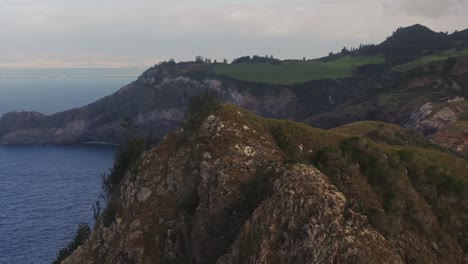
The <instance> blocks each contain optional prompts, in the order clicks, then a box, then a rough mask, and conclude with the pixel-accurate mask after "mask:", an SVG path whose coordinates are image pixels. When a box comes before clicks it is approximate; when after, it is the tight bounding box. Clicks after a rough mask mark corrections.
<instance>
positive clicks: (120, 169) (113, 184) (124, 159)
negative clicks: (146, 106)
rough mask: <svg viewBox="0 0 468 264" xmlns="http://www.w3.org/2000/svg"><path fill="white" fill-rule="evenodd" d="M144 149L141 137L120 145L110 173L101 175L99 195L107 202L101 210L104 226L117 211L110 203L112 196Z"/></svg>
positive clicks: (110, 221)
mask: <svg viewBox="0 0 468 264" xmlns="http://www.w3.org/2000/svg"><path fill="white" fill-rule="evenodd" d="M144 151H145V140H143V139H134V140H131V141H130V142H129V143H128V144H127V145H122V146H121V147H120V148H119V151H118V152H117V154H116V156H115V159H114V160H115V161H114V166H113V167H112V169H110V173H109V174H104V175H102V176H101V177H102V193H101V197H102V198H103V199H104V200H105V201H106V202H107V207H106V209H105V210H104V212H103V221H104V225H105V226H108V225H109V224H110V223H112V221H113V220H114V218H115V214H116V211H117V210H116V208H115V203H112V196H113V195H114V193H115V191H116V189H117V187H118V186H119V185H120V183H121V182H122V180H123V179H124V177H125V175H126V173H127V172H128V171H129V170H131V169H132V168H133V167H134V166H135V164H136V163H137V161H138V160H139V159H140V157H141V155H142V154H143V152H144Z"/></svg>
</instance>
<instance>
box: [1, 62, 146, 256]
mask: <svg viewBox="0 0 468 264" xmlns="http://www.w3.org/2000/svg"><path fill="white" fill-rule="evenodd" d="M140 72H141V71H140V70H138V69H137V70H135V69H130V70H121V69H120V70H119V69H95V70H93V69H86V70H83V69H60V70H19V71H18V70H10V71H9V70H1V69H0V115H2V114H4V113H6V112H8V111H13V110H14V111H31V110H33V111H38V112H41V113H44V114H52V113H56V112H59V111H63V110H67V109H70V108H74V107H79V106H83V105H86V104H89V103H91V102H93V101H95V100H97V99H99V98H102V97H104V96H106V95H109V94H111V93H113V92H115V91H117V90H118V89H119V88H121V87H123V86H124V85H126V84H128V83H130V82H132V81H133V80H135V79H136V78H137V76H138V75H139V73H140ZM116 150H117V148H116V147H115V146H105V145H66V146H16V145H14V146H13V145H0V264H4V263H8V264H10V263H12V264H23V263H24V264H29V263H35V264H36V263H39V264H40V263H51V262H52V261H53V260H54V258H55V256H56V254H57V253H58V251H59V250H60V249H61V248H62V247H65V246H66V245H67V244H68V243H69V242H70V241H71V240H72V238H73V237H74V234H75V231H76V228H77V227H78V224H80V223H87V224H89V225H90V226H92V224H93V222H94V219H93V210H92V206H93V204H94V202H95V201H96V200H97V199H99V194H100V192H101V174H102V173H106V172H108V169H109V168H110V167H111V166H112V163H113V157H114V154H115V152H116Z"/></svg>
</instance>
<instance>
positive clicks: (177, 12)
mask: <svg viewBox="0 0 468 264" xmlns="http://www.w3.org/2000/svg"><path fill="white" fill-rule="evenodd" d="M467 14H468V0H388V1H383V0H354V1H350V0H283V1H278V0H249V1H247V0H0V68H56V67H93V66H97V67H126V66H134V65H136V66H146V65H152V64H155V63H157V62H159V61H161V60H167V59H169V58H175V59H176V60H189V59H193V58H194V57H195V55H203V56H205V57H210V58H213V59H218V60H221V59H223V58H228V59H232V58H234V57H237V56H241V55H253V54H259V55H265V54H273V55H275V56H276V57H279V58H302V57H307V58H315V57H320V56H323V55H326V54H328V52H330V51H337V50H339V49H340V48H341V47H343V46H344V45H346V46H357V45H359V43H379V42H381V41H383V40H384V39H385V37H386V36H388V35H389V34H391V33H392V31H393V30H395V29H396V28H397V27H399V26H408V25H412V24H415V23H420V24H423V25H426V26H428V27H430V28H432V29H434V30H436V31H449V32H453V31H454V30H456V29H465V28H468V19H467Z"/></svg>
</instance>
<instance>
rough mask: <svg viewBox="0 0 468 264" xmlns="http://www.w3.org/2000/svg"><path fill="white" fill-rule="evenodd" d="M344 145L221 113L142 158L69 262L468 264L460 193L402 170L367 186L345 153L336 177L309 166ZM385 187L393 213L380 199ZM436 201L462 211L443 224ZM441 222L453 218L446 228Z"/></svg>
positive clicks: (457, 164) (297, 128)
mask: <svg viewBox="0 0 468 264" xmlns="http://www.w3.org/2000/svg"><path fill="white" fill-rule="evenodd" d="M347 138H348V137H347V136H345V135H344V134H334V133H332V132H326V131H323V130H318V129H312V128H308V127H306V126H304V125H299V124H296V123H293V122H287V121H273V120H266V119H262V118H260V117H255V116H252V115H251V114H249V113H247V112H244V111H242V110H240V109H238V108H236V107H234V106H226V107H224V108H223V109H222V110H220V111H218V112H216V113H215V114H213V115H210V116H209V117H208V118H206V120H205V121H204V122H203V124H202V125H201V127H200V128H199V129H198V130H197V131H194V132H193V131H190V132H189V131H183V130H178V131H177V132H175V133H171V134H169V135H168V136H167V137H166V138H165V139H164V140H163V141H162V142H161V143H160V145H159V146H157V147H155V148H153V149H152V150H150V151H148V152H146V153H145V154H143V156H142V157H141V162H140V163H139V166H138V168H137V169H136V170H132V171H130V172H129V173H128V174H127V176H126V177H125V179H124V180H123V182H122V183H121V184H120V187H119V188H118V190H117V191H116V193H114V195H113V198H112V201H111V204H113V209H112V212H110V211H109V209H108V210H106V212H105V213H104V215H103V216H101V217H100V218H99V220H98V221H97V223H96V225H95V227H94V231H93V232H92V235H91V237H90V239H89V240H88V241H87V242H86V243H85V244H84V245H82V246H81V247H79V248H78V249H77V250H76V251H75V252H74V253H73V254H72V255H71V256H70V257H68V258H67V259H66V260H65V261H64V262H63V263H66V264H74V263H96V264H97V263H99V264H102V263H408V262H411V263H462V262H463V260H465V261H466V260H467V256H466V255H465V256H464V254H466V251H464V250H466V246H467V245H468V243H467V241H466V239H465V238H466V236H465V238H463V234H464V232H466V229H465V231H462V229H463V226H465V227H466V220H467V218H466V216H467V210H466V209H467V208H466V207H467V206H466V204H467V203H466V201H467V200H466V197H465V196H464V195H461V196H451V195H449V196H444V195H440V196H436V197H434V198H433V199H435V200H432V199H431V200H430V202H429V200H427V201H426V200H425V199H426V198H425V197H426V196H424V195H425V193H424V192H422V193H420V192H418V191H416V190H415V189H414V187H413V185H412V184H411V181H412V179H411V177H415V176H410V174H411V173H410V172H408V170H407V169H406V168H405V167H399V165H398V166H397V165H392V166H393V168H394V169H392V172H393V173H394V176H395V177H393V178H394V179H388V181H395V183H394V185H395V186H394V187H389V186H388V185H385V184H383V183H382V182H385V181H382V180H379V181H378V182H375V181H374V180H372V178H369V179H366V178H365V177H364V176H363V174H361V173H363V172H362V171H361V169H360V168H359V166H357V165H350V166H349V169H350V170H349V171H346V170H342V169H340V168H341V167H340V166H342V165H338V164H342V163H343V161H338V160H339V159H338V157H337V159H336V162H337V163H336V164H337V165H335V166H333V169H334V170H332V169H331V170H327V169H326V168H325V167H323V170H322V171H321V170H319V169H317V167H315V166H312V165H308V164H311V160H312V161H313V163H314V164H322V163H321V162H320V161H321V160H325V159H324V158H323V157H324V156H323V153H322V152H323V151H324V150H327V149H330V148H331V147H332V146H335V147H336V146H339V144H344V143H340V142H344V141H343V140H347ZM346 144H347V145H346V146H348V145H349V144H348V143H346ZM363 146H366V147H369V146H373V147H372V148H377V149H380V148H381V147H379V146H380V145H376V144H375V143H372V142H368V143H366V144H365V145H363ZM387 149H389V148H388V147H382V151H387ZM392 151H395V153H400V152H402V151H413V150H412V148H405V147H401V148H400V147H392ZM320 153H322V154H320ZM383 153H384V152H382V153H381V154H379V157H380V156H382V157H381V160H382V161H388V162H389V163H390V164H393V163H394V162H395V161H394V160H393V159H394V158H393V156H392V155H394V154H390V153H388V154H383ZM385 153H386V152H385ZM333 155H335V154H333ZM442 156H443V157H444V158H445V159H452V161H453V162H452V163H451V164H450V166H451V168H457V170H458V169H460V168H462V169H461V170H462V171H463V169H468V163H467V162H466V161H463V160H460V159H457V158H454V157H453V158H449V156H448V155H447V154H442V153H436V152H433V153H432V154H431V155H430V157H431V158H436V159H440V157H442ZM291 157H295V159H296V160H297V161H299V163H297V162H292V159H291ZM318 157H321V158H318ZM438 157H439V158H438ZM405 159H406V160H409V158H406V156H405ZM307 160H309V161H307ZM381 160H375V161H374V162H375V163H376V164H380V163H379V162H380V161H381ZM424 162H425V161H421V160H420V161H418V164H419V165H418V166H423V165H424V164H425V163H424ZM301 163H304V164H301ZM362 166H364V165H362ZM343 168H344V167H343ZM397 168H399V170H398V169H397ZM324 171H327V172H326V174H325V173H324ZM465 171H466V170H465ZM366 173H367V172H366ZM372 173H378V172H377V171H375V172H372ZM457 173H458V172H457ZM400 174H401V176H397V175H400ZM449 174H450V176H447V177H459V175H458V174H456V175H451V173H449ZM388 175H390V174H388ZM392 175H393V174H392ZM369 177H371V176H369ZM375 177H376V176H375ZM418 177H420V176H418ZM463 177H464V178H462V179H461V184H466V183H467V182H468V178H466V175H464V176H463ZM402 185H403V186H405V187H404V188H403V189H401V188H402V187H401V186H402ZM392 186H393V185H392ZM421 186H422V185H421ZM462 186H464V185H462ZM392 188H395V189H392ZM424 188H425V187H424ZM390 191H392V192H393V191H395V193H394V195H393V196H392V197H393V198H392V203H394V205H391V204H390V202H388V201H387V200H385V199H382V197H387V196H384V194H385V195H386V193H388V192H390ZM400 195H401V196H400ZM435 195H437V192H436V193H435ZM463 197H464V198H463ZM386 199H387V198H386ZM446 199H447V200H446ZM460 199H461V200H460ZM435 201H437V202H438V203H442V204H443V206H442V208H443V210H446V212H449V211H450V210H454V209H453V208H458V209H457V210H458V213H453V214H451V215H450V217H448V218H447V219H445V220H441V218H440V219H439V218H438V217H437V216H435V215H438V211H437V210H439V205H437V206H436V205H433V204H431V202H435ZM461 201H463V202H461ZM405 204H408V206H410V204H411V208H410V209H404V208H405V206H406V205H405ZM371 205H372V206H371ZM459 206H461V207H459ZM397 208H398V209H397ZM462 208H463V209H462ZM395 210H399V212H396V211H395ZM460 210H461V211H460ZM106 214H107V217H106ZM109 214H112V217H111V220H110V221H109V217H108V216H109ZM406 214H410V215H406ZM413 214H415V215H417V216H413ZM376 215H377V216H378V217H376ZM106 219H107V220H106ZM376 219H377V220H376ZM387 221H388V222H387ZM440 221H450V223H451V224H450V229H449V228H447V227H446V225H445V224H442V222H440ZM463 222H464V223H465V224H463ZM382 223H385V224H382ZM436 230H443V232H439V231H436ZM457 232H461V233H457ZM465 235H466V234H465Z"/></svg>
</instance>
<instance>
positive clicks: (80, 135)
mask: <svg viewBox="0 0 468 264" xmlns="http://www.w3.org/2000/svg"><path fill="white" fill-rule="evenodd" d="M467 87H468V57H457V58H450V59H447V60H446V61H444V62H436V63H432V64H428V65H425V66H422V67H419V68H417V69H415V70H413V71H410V72H408V73H396V72H394V71H388V70H387V71H381V72H378V73H372V74H368V75H366V74H363V73H361V74H356V75H355V76H354V77H350V78H344V79H337V80H317V81H310V82H306V83H301V84H294V85H287V86H286V85H274V84H265V83H253V82H246V81H240V80H236V79H233V78H231V77H228V76H225V75H217V74H215V73H214V71H213V65H210V64H180V65H174V66H167V65H166V66H164V65H158V66H155V67H152V68H150V69H149V70H147V71H146V72H144V73H143V74H142V75H141V76H140V77H139V78H138V79H137V80H136V81H135V82H133V83H131V84H129V85H127V86H125V87H123V88H122V89H120V90H119V91H118V92H116V93H114V94H112V95H110V96H107V97H105V98H103V99H101V100H99V101H97V102H95V103H92V104H89V105H87V106H84V107H82V108H78V109H72V110H69V111H65V112H61V113H57V114H54V115H50V116H45V115H41V114H39V113H27V112H23V113H8V114H5V115H4V116H2V117H1V118H0V143H4V144H12V143H13V144H14V143H23V144H24V143H26V144H50V143H55V144H63V143H82V142H93V141H99V142H109V143H120V142H122V140H123V139H124V138H125V135H126V131H125V129H123V128H122V127H121V125H120V124H121V123H122V121H123V119H124V118H125V117H129V118H130V119H132V120H133V121H134V122H135V123H136V124H137V125H138V131H136V132H138V133H139V134H141V135H144V136H146V135H149V134H153V135H156V136H158V137H160V138H162V137H164V136H165V135H166V134H167V133H168V132H170V131H173V130H174V129H175V128H176V127H178V126H179V124H180V123H181V122H182V121H183V118H184V112H185V110H186V106H187V105H188V101H189V99H190V98H191V97H192V96H194V95H199V94H201V93H204V92H207V91H208V92H211V93H213V94H216V95H217V96H218V97H219V98H220V99H221V100H223V101H225V102H230V103H234V104H236V105H238V106H240V107H242V108H243V109H246V110H249V111H251V112H253V113H255V114H258V115H261V116H264V117H268V118H278V119H290V120H294V121H300V122H305V123H307V124H310V125H312V126H314V127H320V128H327V129H329V128H335V127H338V126H341V125H344V124H348V123H352V122H356V121H362V120H373V121H384V122H388V123H394V124H398V125H401V126H405V127H408V128H412V129H415V130H417V131H419V132H421V133H422V134H424V135H426V136H427V137H429V138H430V139H431V140H433V141H434V142H436V143H438V144H440V145H442V146H445V147H449V148H452V149H453V150H455V151H457V152H460V153H463V154H467V153H468V144H467V139H466V131H468V127H467V125H466V124H467V122H468V113H467V111H468V107H467V103H466V98H468V89H467Z"/></svg>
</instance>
